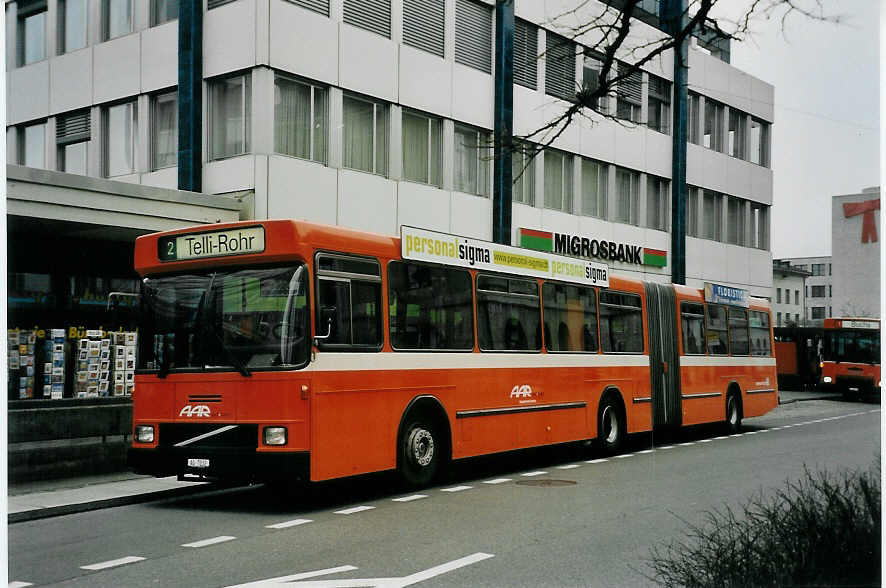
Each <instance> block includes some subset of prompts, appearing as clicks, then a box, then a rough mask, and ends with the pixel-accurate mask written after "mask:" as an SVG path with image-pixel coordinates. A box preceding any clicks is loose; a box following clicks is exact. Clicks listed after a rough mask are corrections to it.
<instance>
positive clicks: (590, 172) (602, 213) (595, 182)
mask: <svg viewBox="0 0 886 588" xmlns="http://www.w3.org/2000/svg"><path fill="white" fill-rule="evenodd" d="M608 193H609V166H608V165H606V164H605V163H599V162H597V161H592V160H590V159H582V160H581V213H582V214H583V215H586V216H594V217H597V218H602V219H605V218H606V204H607V202H606V199H607V194H608Z"/></svg>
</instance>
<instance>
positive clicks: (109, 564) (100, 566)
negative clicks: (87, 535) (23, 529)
mask: <svg viewBox="0 0 886 588" xmlns="http://www.w3.org/2000/svg"><path fill="white" fill-rule="evenodd" d="M144 559H145V558H143V557H138V556H136V555H129V556H127V557H121V558H120V559H112V560H111V561H103V562H101V563H94V564H89V565H88V566H80V569H81V570H93V571H94V570H106V569H108V568H116V567H117V566H125V565H126V564H131V563H135V562H137V561H144ZM24 586H30V584H24Z"/></svg>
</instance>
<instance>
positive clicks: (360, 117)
mask: <svg viewBox="0 0 886 588" xmlns="http://www.w3.org/2000/svg"><path fill="white" fill-rule="evenodd" d="M343 114H344V117H343V122H344V126H343V128H342V165H343V166H344V167H346V168H349V169H356V170H360V171H365V172H369V173H373V174H379V175H382V176H386V175H387V174H388V105H387V104H385V103H383V102H376V101H373V100H371V99H368V98H357V97H356V96H345V97H344V99H343Z"/></svg>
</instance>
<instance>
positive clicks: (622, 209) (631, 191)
mask: <svg viewBox="0 0 886 588" xmlns="http://www.w3.org/2000/svg"><path fill="white" fill-rule="evenodd" d="M615 197H616V200H615V220H616V221H618V222H620V223H627V224H629V225H639V224H640V220H639V216H640V215H639V209H640V172H636V171H633V170H629V169H625V168H623V167H616V168H615Z"/></svg>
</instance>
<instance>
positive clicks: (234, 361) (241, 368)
mask: <svg viewBox="0 0 886 588" xmlns="http://www.w3.org/2000/svg"><path fill="white" fill-rule="evenodd" d="M209 330H210V332H212V335H213V336H214V337H215V339H216V341H218V344H219V346H220V347H221V350H222V353H224V354H225V359H227V360H228V361H230V362H231V365H232V366H234V367H235V368H237V371H238V372H240V374H242V375H243V377H245V378H248V377H249V376H251V375H252V372H251V371H249V368H248V367H246V364H244V363H243V362H242V361H240V358H238V357H237V355H236V354H235V353H234V352H233V351H231V350H230V349H228V346H227V345H225V340H224V338H222V336H221V334H219V329H218V327H217V326H216V325H212V326H210V327H209Z"/></svg>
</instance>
